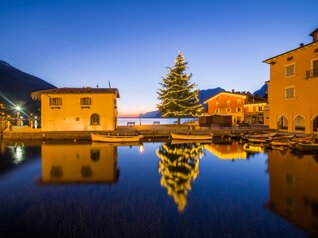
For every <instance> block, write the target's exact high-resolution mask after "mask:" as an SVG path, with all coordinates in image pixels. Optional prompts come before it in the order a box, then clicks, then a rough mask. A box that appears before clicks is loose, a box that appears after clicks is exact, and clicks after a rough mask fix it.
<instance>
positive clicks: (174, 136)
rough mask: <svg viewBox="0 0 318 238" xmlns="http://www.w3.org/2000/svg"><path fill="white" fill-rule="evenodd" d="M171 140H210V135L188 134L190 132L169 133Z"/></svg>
mask: <svg viewBox="0 0 318 238" xmlns="http://www.w3.org/2000/svg"><path fill="white" fill-rule="evenodd" d="M171 138H172V139H173V140H193V141H196V140H212V135H190V134H175V133H171Z"/></svg>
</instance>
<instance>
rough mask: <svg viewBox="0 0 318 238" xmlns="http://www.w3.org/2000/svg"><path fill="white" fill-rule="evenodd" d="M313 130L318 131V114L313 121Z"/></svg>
mask: <svg viewBox="0 0 318 238" xmlns="http://www.w3.org/2000/svg"><path fill="white" fill-rule="evenodd" d="M312 130H313V131H318V115H317V116H316V117H315V119H314V120H313V122H312Z"/></svg>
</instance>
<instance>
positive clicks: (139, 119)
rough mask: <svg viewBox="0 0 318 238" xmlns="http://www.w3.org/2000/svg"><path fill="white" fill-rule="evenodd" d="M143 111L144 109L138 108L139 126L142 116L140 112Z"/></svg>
mask: <svg viewBox="0 0 318 238" xmlns="http://www.w3.org/2000/svg"><path fill="white" fill-rule="evenodd" d="M143 110H144V108H143V107H140V108H139V112H140V113H139V125H141V116H142V111H143Z"/></svg>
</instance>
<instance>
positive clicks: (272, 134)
mask: <svg viewBox="0 0 318 238" xmlns="http://www.w3.org/2000/svg"><path fill="white" fill-rule="evenodd" d="M276 134H277V133H276V132H273V133H267V134H257V135H247V136H246V137H247V138H248V139H250V138H253V139H260V138H271V137H274V136H276Z"/></svg>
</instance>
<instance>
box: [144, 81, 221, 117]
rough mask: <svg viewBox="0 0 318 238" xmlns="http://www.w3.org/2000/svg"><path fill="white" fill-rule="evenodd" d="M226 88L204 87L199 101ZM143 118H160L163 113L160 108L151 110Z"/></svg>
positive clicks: (201, 101) (200, 92)
mask: <svg viewBox="0 0 318 238" xmlns="http://www.w3.org/2000/svg"><path fill="white" fill-rule="evenodd" d="M224 91H225V90H224V89H223V88H220V87H217V88H210V89H204V90H200V91H199V103H201V104H203V103H204V101H205V100H207V99H209V98H210V97H213V96H214V95H216V94H218V93H220V92H224ZM141 117H142V118H160V117H161V114H160V112H159V110H156V111H151V112H147V113H144V114H143V115H142V116H141Z"/></svg>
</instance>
